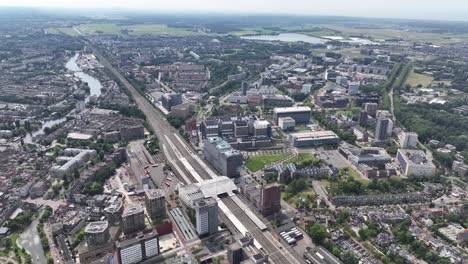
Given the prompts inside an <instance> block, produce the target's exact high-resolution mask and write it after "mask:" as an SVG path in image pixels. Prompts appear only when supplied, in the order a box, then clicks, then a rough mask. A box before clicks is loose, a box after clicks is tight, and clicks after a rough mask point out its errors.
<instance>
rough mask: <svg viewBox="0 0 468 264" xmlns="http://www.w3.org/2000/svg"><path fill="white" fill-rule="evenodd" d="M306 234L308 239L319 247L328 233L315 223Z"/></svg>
mask: <svg viewBox="0 0 468 264" xmlns="http://www.w3.org/2000/svg"><path fill="white" fill-rule="evenodd" d="M308 234H309V236H310V238H312V240H313V241H314V242H315V243H317V244H319V245H321V244H322V243H323V241H325V238H327V236H328V232H327V230H326V229H325V227H323V226H321V225H320V224H317V223H315V224H313V225H311V226H309V229H308Z"/></svg>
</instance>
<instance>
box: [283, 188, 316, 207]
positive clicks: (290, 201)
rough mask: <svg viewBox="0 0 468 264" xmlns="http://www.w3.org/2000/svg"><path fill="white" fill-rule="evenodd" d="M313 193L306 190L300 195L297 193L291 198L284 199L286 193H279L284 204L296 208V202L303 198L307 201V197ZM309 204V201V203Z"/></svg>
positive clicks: (310, 190)
mask: <svg viewBox="0 0 468 264" xmlns="http://www.w3.org/2000/svg"><path fill="white" fill-rule="evenodd" d="M314 195H315V192H314V191H313V190H312V189H310V188H308V189H306V190H304V191H302V192H300V193H297V194H296V195H294V196H291V197H286V192H281V199H283V200H284V201H285V202H287V203H288V204H289V205H291V206H293V207H296V204H297V201H298V200H299V198H304V199H306V200H307V196H314ZM309 202H310V201H309Z"/></svg>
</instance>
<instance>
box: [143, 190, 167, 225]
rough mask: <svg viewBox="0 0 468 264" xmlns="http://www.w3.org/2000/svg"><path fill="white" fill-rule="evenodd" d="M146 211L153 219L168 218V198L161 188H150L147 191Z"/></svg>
mask: <svg viewBox="0 0 468 264" xmlns="http://www.w3.org/2000/svg"><path fill="white" fill-rule="evenodd" d="M145 206H146V212H147V213H148V215H149V216H150V218H151V219H153V220H154V219H161V218H166V216H167V214H166V198H165V197H164V191H163V190H161V189H150V190H146V192H145Z"/></svg>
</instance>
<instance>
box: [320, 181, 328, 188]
mask: <svg viewBox="0 0 468 264" xmlns="http://www.w3.org/2000/svg"><path fill="white" fill-rule="evenodd" d="M320 184H322V185H323V187H330V181H329V180H320Z"/></svg>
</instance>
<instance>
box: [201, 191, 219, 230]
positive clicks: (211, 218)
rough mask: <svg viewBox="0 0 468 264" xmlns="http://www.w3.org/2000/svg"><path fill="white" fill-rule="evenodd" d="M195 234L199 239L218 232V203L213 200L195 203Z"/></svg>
mask: <svg viewBox="0 0 468 264" xmlns="http://www.w3.org/2000/svg"><path fill="white" fill-rule="evenodd" d="M195 214H196V215H195V218H196V226H197V233H198V235H199V236H200V237H203V236H209V235H212V234H214V233H216V232H217V231H218V203H217V202H216V200H215V199H214V198H211V197H210V198H203V199H199V200H197V201H195Z"/></svg>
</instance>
